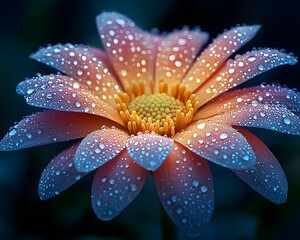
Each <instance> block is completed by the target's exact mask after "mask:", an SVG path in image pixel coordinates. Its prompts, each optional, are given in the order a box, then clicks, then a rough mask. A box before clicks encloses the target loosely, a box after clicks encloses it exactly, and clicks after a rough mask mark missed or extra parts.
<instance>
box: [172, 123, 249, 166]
mask: <svg viewBox="0 0 300 240" xmlns="http://www.w3.org/2000/svg"><path fill="white" fill-rule="evenodd" d="M174 140H176V141H177V142H179V143H181V144H183V145H184V146H186V147H187V148H189V149H190V150H191V151H192V152H194V153H196V154H197V155H199V156H201V157H203V158H205V159H207V160H210V161H211V162H214V163H216V164H219V165H221V166H223V167H228V168H233V169H247V168H249V167H252V166H253V164H254V163H255V154H254V152H253V150H252V148H251V146H250V145H249V143H248V142H247V140H246V139H245V138H244V136H243V135H242V134H240V133H239V132H238V131H236V130H235V129H233V128H232V127H231V126H229V125H226V124H221V123H216V122H213V121H201V120H200V121H198V122H196V123H194V124H192V125H191V126H189V127H188V128H186V129H184V130H183V131H182V132H180V133H178V134H177V135H175V136H174Z"/></svg>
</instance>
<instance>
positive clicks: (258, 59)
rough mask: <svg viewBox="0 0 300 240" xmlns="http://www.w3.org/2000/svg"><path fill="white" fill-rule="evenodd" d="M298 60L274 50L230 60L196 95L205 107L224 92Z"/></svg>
mask: <svg viewBox="0 0 300 240" xmlns="http://www.w3.org/2000/svg"><path fill="white" fill-rule="evenodd" d="M296 62H297V58H296V57H294V56H293V55H291V54H287V53H284V52H282V51H278V50H274V49H261V50H256V51H252V52H247V53H245V54H244V55H237V56H236V57H235V59H234V60H232V59H229V60H228V61H227V63H226V64H224V65H223V66H222V67H221V68H220V69H219V70H218V72H217V73H216V74H215V75H214V76H212V78H210V79H209V80H208V81H206V82H205V83H204V84H203V85H201V86H200V87H199V89H198V90H197V91H196V92H195V94H196V95H197V96H198V98H199V104H200V105H204V104H205V103H207V102H208V101H209V100H211V99H212V98H214V97H216V96H218V95H220V94H221V93H223V92H226V91H227V90H229V89H231V88H233V87H235V86H237V85H239V84H241V83H243V82H245V81H247V80H249V79H251V78H253V77H255V76H256V75H259V74H261V73H263V72H265V71H268V70H270V69H272V68H275V67H278V66H281V65H285V64H290V65H293V64H296Z"/></svg>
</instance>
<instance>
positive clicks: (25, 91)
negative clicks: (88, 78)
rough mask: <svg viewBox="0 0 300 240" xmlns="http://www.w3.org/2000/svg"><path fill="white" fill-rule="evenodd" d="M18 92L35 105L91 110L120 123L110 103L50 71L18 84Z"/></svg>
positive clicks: (56, 108) (117, 114)
mask: <svg viewBox="0 0 300 240" xmlns="http://www.w3.org/2000/svg"><path fill="white" fill-rule="evenodd" d="M17 92H18V93H19V94H21V95H24V97H25V99H26V102H27V103H28V104H29V105H32V106H35V107H41V108H48V109H54V110H60V111H70V112H85V113H91V114H95V115H98V116H102V117H106V118H108V119H111V120H113V121H115V122H117V123H119V124H121V125H123V121H122V119H121V117H120V115H119V113H118V112H117V111H116V110H115V109H114V108H113V107H112V106H110V105H109V104H108V103H106V102H104V101H103V100H101V99H99V98H98V96H97V95H94V94H93V93H91V92H90V91H89V90H88V89H87V88H86V87H85V86H83V85H82V84H80V83H78V82H77V81H74V80H73V79H72V78H69V77H67V76H62V75H52V74H51V75H48V76H38V77H36V78H33V79H29V80H25V81H23V82H21V83H19V85H18V86H17Z"/></svg>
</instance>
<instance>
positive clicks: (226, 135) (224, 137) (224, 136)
mask: <svg viewBox="0 0 300 240" xmlns="http://www.w3.org/2000/svg"><path fill="white" fill-rule="evenodd" d="M227 137H228V134H227V133H226V132H221V133H220V139H226V138H227Z"/></svg>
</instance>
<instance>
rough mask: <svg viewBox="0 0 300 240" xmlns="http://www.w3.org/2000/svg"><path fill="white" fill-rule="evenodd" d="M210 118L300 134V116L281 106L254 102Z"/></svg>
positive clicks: (226, 122) (227, 122) (222, 121)
mask: <svg viewBox="0 0 300 240" xmlns="http://www.w3.org/2000/svg"><path fill="white" fill-rule="evenodd" d="M210 120H212V121H215V122H221V123H224V124H230V125H236V126H245V127H257V128H265V129H270V130H273V131H278V132H282V133H286V134H292V135H300V118H299V117H298V116H297V115H296V114H294V113H292V112H291V111H289V110H287V109H286V108H282V107H280V106H276V105H274V106H272V105H268V104H260V103H257V102H253V103H252V105H246V106H244V107H242V108H241V109H234V110H232V111H229V112H225V113H222V114H219V115H216V116H214V117H211V118H210Z"/></svg>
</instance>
